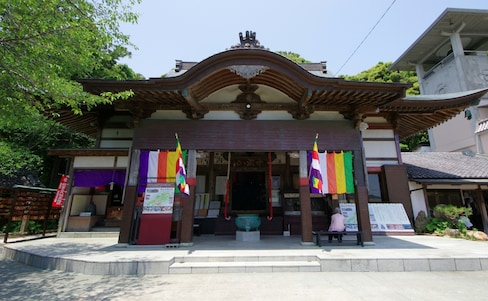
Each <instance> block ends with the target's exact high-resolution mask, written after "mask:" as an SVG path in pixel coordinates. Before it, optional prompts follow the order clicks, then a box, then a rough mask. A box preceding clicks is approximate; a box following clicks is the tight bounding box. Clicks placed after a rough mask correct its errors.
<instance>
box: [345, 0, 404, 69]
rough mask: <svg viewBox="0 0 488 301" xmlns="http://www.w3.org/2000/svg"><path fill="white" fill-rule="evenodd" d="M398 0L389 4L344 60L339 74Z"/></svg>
mask: <svg viewBox="0 0 488 301" xmlns="http://www.w3.org/2000/svg"><path fill="white" fill-rule="evenodd" d="M395 2H396V0H393V1H392V2H391V4H390V6H388V8H387V9H386V10H385V12H384V13H383V15H382V16H381V17H380V18H379V19H378V21H376V24H375V25H374V26H373V28H371V30H370V31H369V32H368V34H367V35H366V36H365V37H364V39H363V40H362V41H361V43H359V45H358V46H357V47H356V49H354V51H353V52H352V53H351V55H350V56H349V57H348V58H347V60H346V61H345V62H344V64H342V66H341V68H339V70H338V71H337V74H339V72H340V71H341V70H342V68H344V66H345V65H346V64H347V63H348V62H349V60H350V59H351V58H352V57H353V56H354V54H356V52H357V51H358V50H359V48H360V47H361V45H363V43H364V42H365V41H366V40H367V39H368V37H369V35H370V34H371V33H372V32H373V30H374V29H375V28H376V26H377V25H378V24H379V23H380V22H381V20H382V19H383V17H384V16H385V15H386V14H387V13H388V11H389V10H390V8H391V7H392V6H393V4H395Z"/></svg>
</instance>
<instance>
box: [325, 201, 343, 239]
mask: <svg viewBox="0 0 488 301" xmlns="http://www.w3.org/2000/svg"><path fill="white" fill-rule="evenodd" d="M344 230H346V226H345V225H344V215H342V213H341V208H339V207H336V208H335V209H334V214H333V215H332V216H331V217H330V226H329V231H333V232H343V231H344ZM332 237H336V238H337V240H338V241H339V242H342V234H329V242H332Z"/></svg>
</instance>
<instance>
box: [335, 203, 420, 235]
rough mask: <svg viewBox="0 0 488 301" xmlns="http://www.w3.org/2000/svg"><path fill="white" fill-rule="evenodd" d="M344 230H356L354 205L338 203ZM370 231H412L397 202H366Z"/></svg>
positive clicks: (403, 209) (405, 214) (404, 213)
mask: <svg viewBox="0 0 488 301" xmlns="http://www.w3.org/2000/svg"><path fill="white" fill-rule="evenodd" d="M340 207H341V211H342V214H343V215H344V220H345V221H344V223H345V225H346V231H357V230H358V221H357V217H356V205H355V204H351V203H347V204H340ZM368 210H369V221H370V223H371V231H372V232H413V228H412V225H411V224H410V220H409V219H408V216H407V213H406V212H405V208H403V205H402V204H399V203H371V204H368Z"/></svg>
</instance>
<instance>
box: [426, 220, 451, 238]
mask: <svg viewBox="0 0 488 301" xmlns="http://www.w3.org/2000/svg"><path fill="white" fill-rule="evenodd" d="M425 229H426V230H427V232H429V233H434V234H444V231H446V229H449V223H448V222H447V221H445V220H442V219H440V218H436V217H430V218H429V223H428V224H427V225H426V226H425Z"/></svg>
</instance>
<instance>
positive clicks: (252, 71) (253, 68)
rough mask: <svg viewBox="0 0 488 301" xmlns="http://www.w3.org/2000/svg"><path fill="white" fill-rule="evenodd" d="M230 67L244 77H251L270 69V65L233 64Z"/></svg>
mask: <svg viewBox="0 0 488 301" xmlns="http://www.w3.org/2000/svg"><path fill="white" fill-rule="evenodd" d="M228 69H229V70H230V71H232V72H234V73H235V74H237V75H239V76H240V77H242V78H245V79H251V78H253V77H255V76H256V75H259V74H261V73H263V72H264V71H266V70H268V69H269V67H266V66H259V65H233V66H230V67H229V68H228Z"/></svg>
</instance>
